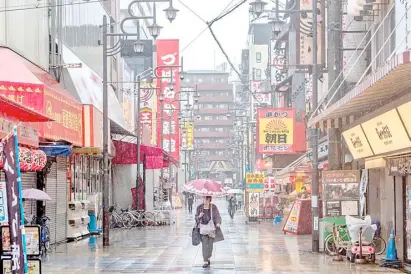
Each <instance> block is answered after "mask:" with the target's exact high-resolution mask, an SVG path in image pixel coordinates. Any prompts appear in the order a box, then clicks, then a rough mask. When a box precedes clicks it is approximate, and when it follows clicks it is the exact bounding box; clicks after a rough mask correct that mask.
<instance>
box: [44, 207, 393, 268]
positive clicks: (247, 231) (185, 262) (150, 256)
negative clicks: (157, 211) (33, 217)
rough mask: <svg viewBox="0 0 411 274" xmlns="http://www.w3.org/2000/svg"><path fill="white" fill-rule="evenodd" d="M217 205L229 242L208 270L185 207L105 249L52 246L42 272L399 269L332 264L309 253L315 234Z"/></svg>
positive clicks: (116, 234)
mask: <svg viewBox="0 0 411 274" xmlns="http://www.w3.org/2000/svg"><path fill="white" fill-rule="evenodd" d="M217 204H218V205H219V208H220V211H221V213H222V215H223V232H224V235H225V238H226V240H225V241H224V242H220V243H217V244H215V249H214V250H215V252H214V254H213V258H212V261H211V263H212V264H211V268H210V269H208V270H204V269H202V268H201V266H202V263H203V262H202V256H201V247H200V246H198V247H194V246H192V245H191V239H190V238H189V236H188V234H189V231H190V229H191V227H192V225H193V217H192V216H189V215H188V214H187V213H186V211H185V210H184V209H183V210H179V211H177V213H176V215H177V223H176V225H172V226H164V227H148V228H142V229H132V230H115V231H113V232H112V235H111V236H112V238H111V246H110V248H108V249H103V248H102V247H101V238H100V239H97V240H96V241H95V243H94V240H95V239H85V240H82V241H79V242H77V243H69V244H65V245H60V246H58V247H57V248H55V249H54V248H53V254H51V255H50V256H49V258H48V259H47V260H45V261H44V262H43V273H49V274H51V273H53V274H54V273H55V274H63V273H82V274H87V273H153V274H154V273H174V274H176V273H219V274H220V273H221V274H222V273H227V274H234V273H237V274H240V273H244V274H245V273H274V274H280V273H289V274H291V273H293V274H296V273H307V274H311V273H324V274H325V273H327V274H328V273H333V274H337V273H344V274H347V273H399V272H398V271H394V270H391V269H385V268H380V267H378V266H376V265H364V266H357V265H355V264H351V263H349V262H332V261H331V259H330V258H329V257H327V256H325V255H318V254H312V253H311V252H310V249H311V243H310V236H308V237H307V236H292V235H284V234H283V233H281V227H280V226H275V225H273V224H272V223H270V222H266V223H261V224H249V225H246V224H245V222H244V220H245V219H244V215H240V214H238V215H236V216H235V220H234V221H230V220H229V217H228V214H227V213H226V211H227V210H226V206H225V202H224V201H219V202H218V203H217Z"/></svg>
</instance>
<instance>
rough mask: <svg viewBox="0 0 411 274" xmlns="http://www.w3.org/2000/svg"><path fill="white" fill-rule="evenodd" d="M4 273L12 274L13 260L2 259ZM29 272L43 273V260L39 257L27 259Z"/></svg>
mask: <svg viewBox="0 0 411 274" xmlns="http://www.w3.org/2000/svg"><path fill="white" fill-rule="evenodd" d="M1 262H2V266H1V268H2V271H3V272H2V273H3V274H12V273H13V272H12V271H11V262H12V261H11V260H10V259H2V261H1ZM27 264H28V268H29V272H28V274H40V273H41V261H40V260H39V259H28V261H27Z"/></svg>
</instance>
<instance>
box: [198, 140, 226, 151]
mask: <svg viewBox="0 0 411 274" xmlns="http://www.w3.org/2000/svg"><path fill="white" fill-rule="evenodd" d="M229 147H230V144H229V143H228V142H227V143H226V144H218V143H209V144H199V145H195V149H198V150H203V149H205V150H208V149H228V148H229Z"/></svg>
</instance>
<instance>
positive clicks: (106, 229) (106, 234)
mask: <svg viewBox="0 0 411 274" xmlns="http://www.w3.org/2000/svg"><path fill="white" fill-rule="evenodd" d="M108 138H109V136H108V87H107V16H106V15H104V16H103V247H108V246H109V245H110V217H109V212H108V207H109V199H108V198H109V178H108V175H109V173H108Z"/></svg>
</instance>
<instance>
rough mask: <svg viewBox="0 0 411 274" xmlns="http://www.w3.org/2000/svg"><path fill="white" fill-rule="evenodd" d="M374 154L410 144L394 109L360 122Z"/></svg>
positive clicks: (398, 148)
mask: <svg viewBox="0 0 411 274" xmlns="http://www.w3.org/2000/svg"><path fill="white" fill-rule="evenodd" d="M361 126H362V128H363V129H364V133H365V135H366V136H367V139H368V141H369V142H370V145H371V148H372V150H373V151H374V153H375V154H382V153H387V152H391V151H396V150H400V149H404V148H408V147H410V146H411V142H410V139H409V137H408V134H407V132H406V130H405V128H404V125H403V124H402V122H401V119H400V117H399V115H398V112H397V110H396V109H393V110H390V111H387V112H386V113H384V114H382V115H380V116H378V117H375V118H373V119H371V120H369V121H368V122H365V123H363V124H361Z"/></svg>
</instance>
